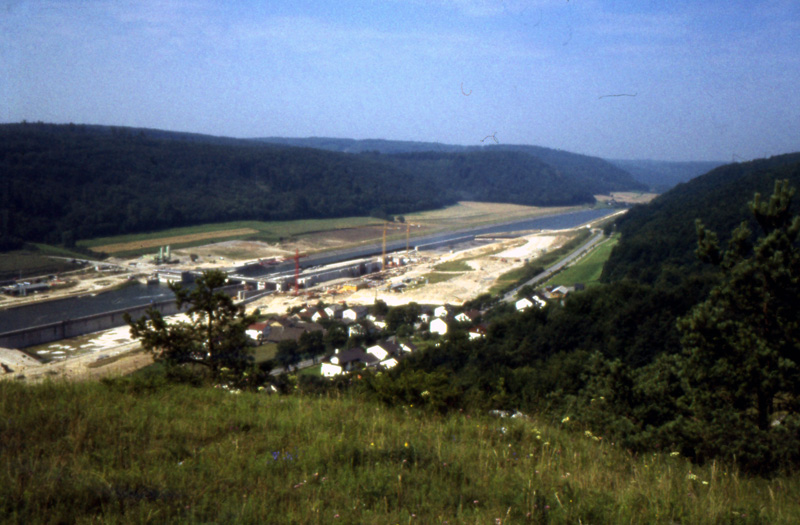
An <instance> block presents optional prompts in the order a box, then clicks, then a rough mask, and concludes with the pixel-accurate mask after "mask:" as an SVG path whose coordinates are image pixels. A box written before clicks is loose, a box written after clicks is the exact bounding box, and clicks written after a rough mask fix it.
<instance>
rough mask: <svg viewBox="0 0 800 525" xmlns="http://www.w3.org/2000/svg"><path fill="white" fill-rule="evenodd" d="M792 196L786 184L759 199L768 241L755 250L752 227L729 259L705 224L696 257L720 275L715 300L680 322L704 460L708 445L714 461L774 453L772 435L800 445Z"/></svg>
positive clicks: (799, 302) (799, 327)
mask: <svg viewBox="0 0 800 525" xmlns="http://www.w3.org/2000/svg"><path fill="white" fill-rule="evenodd" d="M793 194H794V189H793V188H790V187H789V185H788V181H785V180H784V181H776V183H775V190H774V193H773V195H772V196H771V197H770V198H769V199H768V200H766V201H764V200H762V198H761V196H760V195H759V194H756V195H755V198H754V200H753V202H752V203H751V204H750V209H751V211H752V212H753V214H754V217H755V219H756V222H757V223H758V225H759V227H760V228H761V230H762V232H763V235H762V236H761V237H759V238H758V239H757V240H756V241H755V243H753V241H752V232H751V230H750V228H749V227H748V225H747V223H746V222H743V223H742V224H741V225H740V226H739V227H737V228H736V229H735V230H734V231H733V235H732V238H731V241H730V243H729V245H728V247H727V249H726V250H725V251H724V253H723V252H721V250H720V247H719V243H718V241H717V236H716V234H714V233H713V232H710V231H707V230H706V229H705V228H704V227H703V225H702V223H701V222H700V221H698V222H697V231H698V250H697V254H698V255H699V256H700V257H701V259H703V260H704V261H706V262H709V263H712V264H715V265H717V266H718V267H719V268H720V271H721V279H720V282H719V284H718V285H717V286H716V287H714V288H713V290H712V291H711V293H710V294H709V297H708V298H707V299H706V300H705V301H704V302H702V303H700V304H698V305H697V306H695V307H694V308H693V309H692V310H691V311H690V312H689V314H688V315H687V316H686V317H684V318H683V319H681V320H679V322H678V328H679V330H680V332H681V342H682V346H683V348H684V360H683V366H682V369H683V370H682V376H683V378H684V380H685V386H686V388H687V399H686V401H687V405H686V408H688V409H689V413H690V414H692V416H693V417H692V421H693V423H692V424H693V425H694V426H695V429H694V430H695V432H696V435H697V436H699V437H700V439H702V440H705V441H706V443H705V444H704V445H701V446H700V449H701V453H700V455H701V456H702V455H704V454H702V449H703V448H704V447H706V448H707V451H706V454H705V455H709V456H710V455H717V454H719V453H722V455H732V454H736V447H745V448H746V447H756V448H758V446H759V445H757V444H754V443H752V442H751V441H753V438H757V439H756V440H758V441H761V442H762V443H761V445H760V446H762V447H767V446H769V445H768V441H771V440H767V441H764V440H763V439H761V438H764V437H766V436H767V435H771V436H772V437H778V435H779V434H785V436H784V437H785V438H789V439H790V440H791V441H797V439H798V428H800V425H798V421H797V416H798V398H799V397H800V370H798V365H800V247H799V246H798V240H800V217H798V216H794V217H793V216H792V213H791V210H790V204H791V199H792V196H793ZM726 447H727V453H726ZM753 452H755V453H756V454H760V453H762V452H764V450H763V449H762V450H761V451H760V452H759V451H757V450H753ZM742 453H743V452H742ZM776 459H777V458H776Z"/></svg>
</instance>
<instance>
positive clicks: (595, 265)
mask: <svg viewBox="0 0 800 525" xmlns="http://www.w3.org/2000/svg"><path fill="white" fill-rule="evenodd" d="M618 241H619V236H614V237H612V238H611V239H608V240H606V241H604V242H603V243H601V244H600V245H599V246H597V247H596V248H595V249H594V250H592V252H591V253H590V254H589V255H587V256H586V257H583V258H582V259H581V260H579V261H578V262H577V263H575V264H573V265H572V266H569V267H568V268H565V269H564V270H563V271H561V272H559V273H558V274H556V275H555V276H554V277H553V278H552V279H550V280H548V281H547V282H546V283H545V285H552V286H560V285H566V286H572V285H573V284H575V283H583V284H585V285H587V286H591V285H592V284H597V283H599V282H600V275H602V273H603V265H604V264H605V263H606V261H607V260H608V257H609V255H611V250H612V248H614V246H615V245H616V244H617V242H618Z"/></svg>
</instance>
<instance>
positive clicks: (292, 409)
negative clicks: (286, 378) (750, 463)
mask: <svg viewBox="0 0 800 525" xmlns="http://www.w3.org/2000/svg"><path fill="white" fill-rule="evenodd" d="M298 379H299V378H298ZM304 384H305V383H304V382H303V381H300V383H298V384H297V386H298V388H296V389H295V388H294V387H292V386H291V385H290V386H289V388H290V389H292V390H293V391H294V392H296V394H295V395H291V396H281V395H268V394H266V393H255V392H242V393H235V392H234V393H231V392H229V391H227V390H224V389H216V388H194V387H189V386H170V385H166V384H164V383H161V382H159V380H158V379H157V377H156V376H150V377H149V379H147V378H146V377H145V376H139V378H138V379H132V378H129V379H118V380H112V381H105V382H103V383H66V382H61V383H45V384H41V385H22V384H18V383H14V382H11V381H0V434H1V435H2V436H3V441H2V447H0V464H2V465H3V472H2V475H0V516H3V520H2V521H4V522H7V523H45V522H47V523H146V522H147V523H296V524H327V523H331V524H336V523H348V524H349V523H364V524H380V525H384V524H394V523H402V524H417V523H418V524H423V523H424V524H428V523H436V524H443V523H453V524H455V523H477V524H489V523H492V524H494V523H502V524H516V523H521V524H544V523H549V524H580V523H584V524H601V523H602V524H605V523H610V524H614V523H626V524H629V523H642V524H644V523H647V524H665V525H667V524H669V525H672V524H675V523H686V524H690V523H691V524H698V525H704V524H709V525H710V524H743V525H744V524H790V523H797V516H800V499H798V497H797V496H798V494H799V493H800V480H798V477H797V476H794V477H786V476H778V477H775V478H773V479H770V480H765V479H760V478H748V477H745V476H741V475H739V474H738V473H737V472H736V471H735V470H733V469H731V468H729V467H728V466H727V465H725V464H723V463H719V462H713V463H709V464H707V465H704V466H697V465H693V464H691V463H690V462H689V461H688V460H685V459H684V458H682V457H680V455H676V454H673V453H671V451H669V450H665V451H663V452H660V453H653V454H645V455H641V456H635V455H632V454H629V453H628V452H627V451H626V450H623V449H620V448H619V447H617V446H615V445H614V443H611V442H609V441H608V440H606V439H603V437H602V436H596V435H594V434H593V433H592V431H591V429H589V428H585V427H582V426H580V424H577V423H575V422H573V421H570V420H569V418H567V417H563V418H562V417H558V418H557V419H547V418H539V417H536V416H533V417H525V418H518V419H498V418H494V417H491V416H489V415H487V414H485V413H468V412H463V413H453V414H451V415H439V414H437V413H434V412H426V411H424V410H421V409H419V408H412V407H408V406H396V407H386V406H384V405H379V404H376V403H374V402H371V401H368V400H365V399H361V398H360V397H358V396H356V395H348V394H333V396H334V397H332V398H329V397H324V396H323V397H318V396H310V395H306V394H303V392H304V388H305V386H304Z"/></svg>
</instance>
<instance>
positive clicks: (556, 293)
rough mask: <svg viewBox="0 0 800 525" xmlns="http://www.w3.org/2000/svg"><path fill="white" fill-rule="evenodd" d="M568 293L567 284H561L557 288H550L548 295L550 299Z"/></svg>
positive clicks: (558, 297)
mask: <svg viewBox="0 0 800 525" xmlns="http://www.w3.org/2000/svg"><path fill="white" fill-rule="evenodd" d="M568 293H569V288H567V287H566V286H559V287H557V288H553V289H552V290H550V292H548V294H546V297H547V298H548V299H561V298H562V297H566V295H567V294H568Z"/></svg>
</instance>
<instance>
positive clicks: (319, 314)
mask: <svg viewBox="0 0 800 525" xmlns="http://www.w3.org/2000/svg"><path fill="white" fill-rule="evenodd" d="M327 318H328V313H327V312H326V311H325V310H322V309H320V310H317V311H316V312H314V313H313V314H312V315H311V320H312V321H313V322H315V323H318V322H320V321H324V320H326V319H327Z"/></svg>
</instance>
